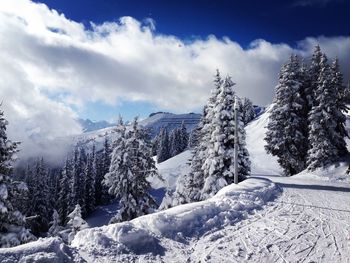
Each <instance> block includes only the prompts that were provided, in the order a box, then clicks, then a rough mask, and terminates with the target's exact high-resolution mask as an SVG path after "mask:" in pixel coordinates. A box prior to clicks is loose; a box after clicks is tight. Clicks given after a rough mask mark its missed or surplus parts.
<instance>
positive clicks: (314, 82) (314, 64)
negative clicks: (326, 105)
mask: <svg viewBox="0 0 350 263" xmlns="http://www.w3.org/2000/svg"><path fill="white" fill-rule="evenodd" d="M321 57H322V52H321V48H320V46H319V45H316V46H315V49H314V53H313V54H312V58H311V65H310V67H309V70H308V71H309V72H308V75H309V83H308V84H309V85H306V86H305V89H304V95H305V98H306V100H307V103H308V108H307V111H308V112H310V111H311V108H312V106H313V105H314V103H315V99H316V97H315V96H316V95H315V91H316V89H317V87H318V77H319V75H320V71H321V65H320V63H321Z"/></svg>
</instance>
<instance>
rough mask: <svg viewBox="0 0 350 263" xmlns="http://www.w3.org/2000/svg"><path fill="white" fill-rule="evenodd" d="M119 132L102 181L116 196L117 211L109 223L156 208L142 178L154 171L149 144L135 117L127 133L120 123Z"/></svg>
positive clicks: (131, 217)
mask: <svg viewBox="0 0 350 263" xmlns="http://www.w3.org/2000/svg"><path fill="white" fill-rule="evenodd" d="M120 131H121V132H120V136H119V138H118V139H117V142H116V143H114V144H113V145H114V149H113V151H112V159H111V166H110V169H109V173H107V174H106V175H105V180H104V183H105V184H106V185H107V186H108V187H109V193H110V194H111V195H114V196H115V197H116V198H117V199H119V211H118V214H117V215H116V216H115V217H114V218H112V219H111V221H110V223H115V222H120V221H125V220H131V219H133V218H135V217H138V216H141V215H144V214H147V213H149V212H151V211H152V209H154V208H156V203H155V201H154V199H153V198H152V197H151V196H150V195H149V193H148V192H149V189H150V184H149V182H148V181H147V180H146V178H147V177H148V176H155V175H156V174H157V170H156V167H155V164H154V161H153V159H152V157H151V146H150V143H147V142H146V141H145V140H144V134H143V132H142V130H140V128H139V127H138V123H137V119H135V121H134V122H133V129H132V130H131V131H130V132H129V133H128V134H127V135H126V132H125V126H124V125H123V126H122V129H120Z"/></svg>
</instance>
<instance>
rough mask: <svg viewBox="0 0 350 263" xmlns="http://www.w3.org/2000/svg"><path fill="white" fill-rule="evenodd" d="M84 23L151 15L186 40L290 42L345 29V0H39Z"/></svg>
mask: <svg viewBox="0 0 350 263" xmlns="http://www.w3.org/2000/svg"><path fill="white" fill-rule="evenodd" d="M38 2H43V3H46V4H47V5H48V6H49V7H51V8H54V9H56V10H58V11H60V12H63V13H64V14H65V15H66V16H67V17H68V18H71V19H73V20H75V21H79V22H83V23H84V24H85V25H89V22H90V21H94V22H96V23H102V22H104V21H115V20H118V19H119V17H122V16H132V17H134V18H136V19H138V20H143V19H144V18H147V17H149V18H152V19H154V20H155V21H156V27H157V32H159V33H163V34H171V35H175V36H178V37H180V38H183V39H188V40H191V39H193V38H195V37H202V38H205V37H207V36H208V35H209V34H214V35H216V36H217V37H223V36H229V37H230V38H231V39H234V40H235V41H237V42H238V43H240V44H242V45H243V46H246V45H248V44H249V43H250V42H251V41H253V40H255V39H259V38H262V39H265V40H267V41H270V42H274V43H276V42H284V43H289V44H292V45H293V44H295V42H296V41H298V40H301V39H303V38H305V37H308V36H319V35H324V36H339V35H348V34H349V27H348V24H349V17H348V16H349V10H350V1H347V0H264V1H262V0H236V1H234V0H195V1H194V0H187V1H179V0H177V1H176V0H167V1H164V0H148V1H144V0H74V1H70V0H59V1H57V0H40V1H38Z"/></svg>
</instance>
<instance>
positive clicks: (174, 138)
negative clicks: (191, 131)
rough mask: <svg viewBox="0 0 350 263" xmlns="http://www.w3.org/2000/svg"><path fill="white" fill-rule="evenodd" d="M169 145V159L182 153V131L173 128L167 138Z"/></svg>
mask: <svg viewBox="0 0 350 263" xmlns="http://www.w3.org/2000/svg"><path fill="white" fill-rule="evenodd" d="M169 143H170V155H169V157H173V156H175V155H178V154H179V153H181V152H182V151H183V145H182V131H181V130H180V129H179V128H175V129H173V130H172V131H171V133H170V136H169Z"/></svg>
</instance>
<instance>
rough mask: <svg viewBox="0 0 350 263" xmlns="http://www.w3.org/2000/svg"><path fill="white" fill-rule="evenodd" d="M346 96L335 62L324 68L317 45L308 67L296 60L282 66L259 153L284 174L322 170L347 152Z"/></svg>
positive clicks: (322, 54) (338, 68)
mask: <svg viewBox="0 0 350 263" xmlns="http://www.w3.org/2000/svg"><path fill="white" fill-rule="evenodd" d="M348 95H349V90H348V88H346V86H345V85H344V84H343V76H342V74H341V71H340V66H339V61H338V60H337V59H335V60H334V61H333V62H332V63H331V64H329V63H328V58H327V56H326V54H325V53H322V51H321V49H320V46H316V47H315V50H314V53H313V55H312V58H311V61H310V65H309V66H307V65H306V64H305V60H301V59H300V58H299V57H298V56H296V55H291V56H290V59H289V61H288V62H287V63H286V64H284V65H283V66H282V68H281V71H280V74H279V81H278V85H277V86H276V89H275V98H274V101H273V104H272V108H271V111H270V119H269V123H268V126H267V133H266V137H265V141H266V143H267V144H266V146H265V148H266V151H267V152H268V153H270V154H272V155H274V156H277V159H278V163H279V164H280V166H281V167H282V169H283V171H284V173H285V175H293V174H296V173H299V172H301V171H302V170H304V169H306V168H308V169H309V170H315V169H317V168H320V167H325V166H327V165H329V164H331V163H334V162H335V161H337V160H339V158H340V157H341V156H344V155H345V154H346V153H347V147H346V142H345V137H348V134H347V130H346V128H345V125H346V116H345V114H344V113H345V112H346V111H347V110H348V108H347V106H346V102H347V100H348Z"/></svg>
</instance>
